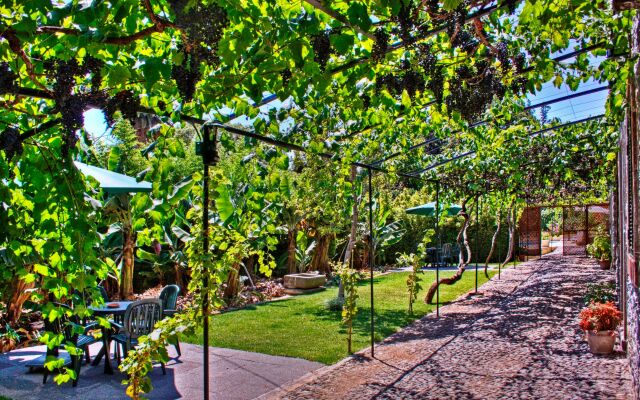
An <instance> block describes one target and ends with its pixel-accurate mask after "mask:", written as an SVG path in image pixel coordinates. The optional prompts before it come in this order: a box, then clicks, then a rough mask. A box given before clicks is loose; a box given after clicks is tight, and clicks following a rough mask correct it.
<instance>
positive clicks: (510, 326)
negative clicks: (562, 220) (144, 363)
mask: <svg viewBox="0 0 640 400" xmlns="http://www.w3.org/2000/svg"><path fill="white" fill-rule="evenodd" d="M610 279H613V274H612V273H611V272H603V271H600V270H599V269H598V268H597V266H596V264H595V263H594V262H592V261H590V260H587V259H579V258H563V257H561V256H556V255H554V256H545V257H544V258H543V259H541V260H538V261H531V262H528V263H524V264H521V265H519V266H518V267H517V268H515V269H514V268H509V269H507V270H505V271H503V273H502V279H501V280H499V281H498V280H497V279H496V280H492V281H490V282H488V283H487V284H485V285H484V286H483V287H482V288H481V290H482V291H483V292H484V294H485V295H484V296H482V297H475V298H469V299H466V300H463V301H458V302H455V303H452V304H451V305H448V306H446V307H443V308H442V309H441V316H440V318H439V319H436V318H435V316H434V315H429V316H426V317H425V318H422V319H421V320H419V321H417V322H416V323H414V324H413V325H411V326H410V327H408V328H406V329H404V330H403V331H401V332H399V333H398V334H395V335H393V336H391V337H390V338H388V339H387V340H385V341H384V342H383V343H382V344H380V345H379V346H378V347H377V348H376V358H375V359H373V360H372V359H371V358H369V353H368V350H365V351H362V352H361V353H359V354H357V355H356V356H354V357H351V358H348V359H346V360H343V361H341V362H340V363H338V364H335V365H333V366H330V367H325V368H322V369H319V370H317V371H315V372H313V373H311V374H308V375H307V376H305V377H303V378H301V379H300V380H298V381H296V382H294V383H292V384H289V385H286V386H284V387H282V388H279V389H276V390H274V391H272V392H270V393H268V394H266V395H264V396H262V397H261V398H262V399H350V400H351V399H372V398H376V399H454V398H455V399H627V398H631V395H630V394H629V393H630V389H629V386H630V378H629V373H628V369H627V361H626V359H625V357H624V355H623V354H622V353H617V354H615V355H612V356H594V355H592V354H590V353H589V350H588V346H587V344H586V343H585V342H584V340H583V333H582V332H581V331H580V330H579V328H578V326H577V315H578V312H579V310H580V307H581V306H582V304H581V302H582V296H583V294H584V291H585V287H586V284H587V283H588V282H594V281H603V280H610Z"/></svg>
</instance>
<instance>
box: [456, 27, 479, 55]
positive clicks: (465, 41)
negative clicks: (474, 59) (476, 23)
mask: <svg viewBox="0 0 640 400" xmlns="http://www.w3.org/2000/svg"><path fill="white" fill-rule="evenodd" d="M479 45H480V42H479V41H478V39H476V37H475V35H474V34H473V33H472V32H470V31H469V29H468V28H466V27H465V26H461V27H460V30H459V31H458V33H457V34H455V35H454V36H453V38H452V39H451V46H453V47H454V48H459V49H461V50H462V51H464V52H465V53H468V54H471V53H474V52H475V51H476V49H477V48H478V46H479Z"/></svg>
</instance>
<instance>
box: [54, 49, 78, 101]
mask: <svg viewBox="0 0 640 400" xmlns="http://www.w3.org/2000/svg"><path fill="white" fill-rule="evenodd" d="M44 69H45V73H46V75H47V78H48V79H49V80H50V81H53V82H54V84H53V95H54V97H55V98H56V100H57V99H61V98H65V97H68V96H70V95H71V94H72V91H73V88H74V86H75V83H76V77H77V76H83V75H84V73H85V72H86V71H85V69H84V68H82V66H81V65H80V64H79V63H78V60H76V59H75V58H72V59H70V60H68V61H64V60H59V59H52V60H47V61H45V63H44Z"/></svg>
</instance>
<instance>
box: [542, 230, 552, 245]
mask: <svg viewBox="0 0 640 400" xmlns="http://www.w3.org/2000/svg"><path fill="white" fill-rule="evenodd" d="M549 239H551V234H549V232H542V247H549Z"/></svg>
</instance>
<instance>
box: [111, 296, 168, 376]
mask: <svg viewBox="0 0 640 400" xmlns="http://www.w3.org/2000/svg"><path fill="white" fill-rule="evenodd" d="M161 319H162V302H161V301H160V299H142V300H138V301H134V302H133V303H131V304H129V306H128V307H127V311H126V312H125V313H124V321H123V324H122V326H121V328H120V332H118V333H117V334H115V335H113V336H111V340H113V341H114V342H115V343H116V349H118V347H120V348H121V349H122V354H123V355H124V356H126V354H127V353H128V352H129V350H131V349H133V348H134V347H135V346H137V345H138V338H139V337H140V336H144V335H148V334H150V333H151V332H152V331H153V327H154V326H155V324H156V322H158V321H160V320H161ZM117 357H118V363H120V352H119V351H118V352H117ZM160 366H161V367H162V374H163V375H166V374H167V371H166V369H165V366H164V363H163V362H161V363H160Z"/></svg>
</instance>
